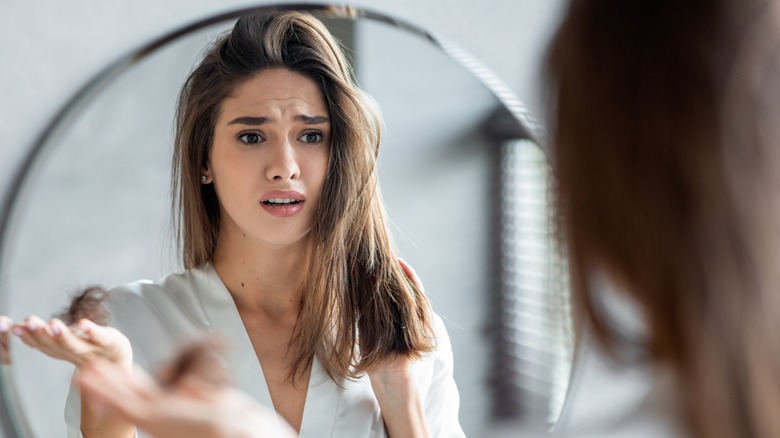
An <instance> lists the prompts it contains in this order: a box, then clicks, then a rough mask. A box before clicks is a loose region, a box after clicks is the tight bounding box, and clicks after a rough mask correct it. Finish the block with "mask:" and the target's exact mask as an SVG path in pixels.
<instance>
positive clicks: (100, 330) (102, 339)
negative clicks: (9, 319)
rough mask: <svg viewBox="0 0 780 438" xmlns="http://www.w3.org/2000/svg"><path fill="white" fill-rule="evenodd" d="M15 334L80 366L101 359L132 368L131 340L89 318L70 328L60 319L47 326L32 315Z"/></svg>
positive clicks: (19, 326)
mask: <svg viewBox="0 0 780 438" xmlns="http://www.w3.org/2000/svg"><path fill="white" fill-rule="evenodd" d="M11 332H12V333H13V334H14V335H16V336H18V337H19V338H20V339H21V340H22V342H24V343H25V344H27V345H29V346H30V347H32V348H35V349H37V350H40V351H41V352H42V353H44V354H46V355H47V356H49V357H52V358H54V359H60V360H65V361H68V362H70V363H72V364H74V365H76V366H77V367H81V366H84V365H85V364H87V363H88V362H90V361H92V360H94V359H95V358H98V357H101V358H104V359H106V360H109V361H111V362H113V363H115V364H118V365H121V366H124V367H125V368H126V369H132V365H133V351H132V347H131V346H130V341H129V340H128V339H127V337H126V336H125V335H123V334H122V332H120V331H119V330H117V329H115V328H113V327H105V326H101V325H98V324H95V323H94V322H92V321H90V320H88V319H82V320H79V321H78V322H77V323H76V324H74V325H72V326H67V325H65V323H63V322H62V321H60V320H59V319H56V318H55V319H53V320H51V321H50V322H49V323H48V324H47V323H46V322H44V321H43V320H42V319H41V318H39V317H37V316H29V317H27V319H25V321H24V323H22V324H14V325H13V326H12V327H11Z"/></svg>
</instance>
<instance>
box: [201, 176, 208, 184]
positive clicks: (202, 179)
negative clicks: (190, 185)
mask: <svg viewBox="0 0 780 438" xmlns="http://www.w3.org/2000/svg"><path fill="white" fill-rule="evenodd" d="M207 182H209V177H207V176H206V175H201V176H200V183H201V184H206V183H207Z"/></svg>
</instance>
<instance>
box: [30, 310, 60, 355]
mask: <svg viewBox="0 0 780 438" xmlns="http://www.w3.org/2000/svg"><path fill="white" fill-rule="evenodd" d="M24 326H25V329H26V330H27V332H28V333H29V334H30V336H31V337H32V338H33V339H35V342H36V343H37V344H38V348H41V349H43V350H51V349H56V348H57V343H56V342H55V340H54V332H52V330H51V328H49V325H48V324H46V323H45V322H44V321H43V320H42V319H41V318H38V317H37V316H34V315H33V316H29V317H27V319H25V322H24Z"/></svg>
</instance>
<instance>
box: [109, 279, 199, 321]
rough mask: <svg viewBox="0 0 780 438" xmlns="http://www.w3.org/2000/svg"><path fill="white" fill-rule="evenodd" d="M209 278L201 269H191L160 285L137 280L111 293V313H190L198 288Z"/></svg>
mask: <svg viewBox="0 0 780 438" xmlns="http://www.w3.org/2000/svg"><path fill="white" fill-rule="evenodd" d="M207 276H208V274H207V273H206V272H205V271H204V270H202V269H188V270H185V271H182V272H178V273H173V274H169V275H167V276H165V277H163V278H161V279H159V280H157V281H150V280H138V281H134V282H131V283H126V284H123V285H119V286H116V287H114V288H112V289H110V290H109V291H108V300H107V303H106V304H107V307H108V309H109V311H112V310H113V311H119V312H123V311H124V310H125V309H128V308H131V309H134V310H142V309H145V310H147V311H153V312H159V311H175V310H188V309H192V308H193V307H196V308H197V307H198V306H196V301H197V299H198V295H197V293H196V291H197V289H198V285H199V284H200V283H202V282H203V281H204V278H206V277H207Z"/></svg>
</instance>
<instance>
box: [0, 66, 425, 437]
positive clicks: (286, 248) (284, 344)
mask: <svg viewBox="0 0 780 438" xmlns="http://www.w3.org/2000/svg"><path fill="white" fill-rule="evenodd" d="M329 116H330V115H329V113H328V109H327V105H326V103H325V100H324V97H323V96H322V93H321V92H320V90H319V88H318V87H317V85H316V84H315V83H314V82H313V81H312V80H311V79H309V78H307V77H305V76H303V75H301V74H299V73H295V72H292V71H289V70H286V69H267V70H264V71H262V72H260V73H257V74H256V75H254V76H253V77H251V78H249V79H248V80H247V81H245V82H243V83H241V84H239V85H238V86H237V87H236V89H235V90H233V93H232V94H231V95H230V96H229V97H228V98H227V99H225V101H224V102H223V103H222V106H221V108H220V113H219V117H218V119H217V121H216V123H215V126H214V141H213V144H212V147H211V150H210V153H209V160H208V163H207V166H206V168H204V169H203V170H202V172H203V175H204V176H205V177H206V181H205V183H206V184H214V188H215V191H216V193H217V198H218V199H219V205H220V230H219V240H218V242H217V248H216V251H215V254H214V260H213V264H214V268H215V269H216V271H217V273H218V274H219V276H220V278H221V279H222V281H223V282H224V284H225V286H226V287H227V289H228V291H229V292H230V294H231V295H232V297H233V299H234V301H235V303H236V307H237V309H238V312H239V314H240V316H241V319H242V321H243V323H244V326H245V328H246V330H247V333H248V335H249V338H250V340H251V342H252V346H253V347H254V351H255V354H256V356H257V359H258V361H259V362H260V364H261V366H262V368H263V374H264V375H265V379H266V383H267V386H268V390H269V392H270V396H271V400H272V402H273V404H274V408H275V409H276V411H277V412H278V413H279V414H280V415H281V416H282V417H283V418H284V419H285V420H287V422H289V423H290V425H292V427H293V428H294V429H295V430H296V431H299V430H300V425H301V420H302V416H303V408H304V404H305V401H306V393H307V390H308V382H309V376H310V373H311V366H310V365H309V367H307V368H306V369H305V370H304V371H303V373H301V374H299V375H297V376H295V378H294V379H290V378H289V363H290V359H291V356H290V349H289V344H290V342H291V339H292V335H293V329H294V327H295V323H296V322H297V320H298V315H299V313H300V307H301V301H302V293H303V291H302V284H301V278H302V277H303V275H302V274H301V273H302V272H303V270H304V269H305V267H306V266H307V257H308V254H309V249H310V246H309V245H310V242H309V234H310V233H309V231H310V229H311V227H312V223H313V215H314V211H315V210H316V206H317V202H318V200H319V195H320V192H321V190H322V186H323V183H324V181H325V176H326V173H327V170H328V160H329V153H330V141H331V138H330V130H331V125H330V120H329ZM404 266H405V265H404ZM404 269H407V275H410V274H409V273H410V272H411V271H410V269H408V266H405V268H404ZM412 275H413V273H412ZM410 278H411V275H410ZM12 332H13V333H14V334H16V335H17V336H19V337H20V338H21V339H22V340H23V341H24V342H25V343H26V344H28V345H30V346H32V347H34V348H37V349H39V350H41V351H42V352H44V353H46V354H48V355H49V356H52V357H54V358H57V359H63V360H68V361H70V362H72V363H74V364H76V365H77V366H78V367H82V366H84V365H86V364H89V363H90V362H92V361H93V360H94V359H95V358H102V359H105V360H107V361H109V362H111V363H113V364H115V365H117V366H119V367H121V368H123V369H124V370H125V371H126V372H130V370H131V369H132V350H131V349H130V344H129V342H128V341H127V338H126V337H124V336H123V335H122V334H121V333H120V332H118V331H116V330H115V329H112V328H109V327H101V326H98V325H96V324H93V323H90V322H89V321H81V322H79V326H78V328H76V329H74V328H71V327H67V326H65V325H64V324H63V323H62V322H61V321H56V320H54V321H51V322H50V323H49V324H46V323H45V322H44V321H41V320H40V319H38V318H36V317H30V318H28V319H27V320H26V321H25V323H24V324H17V325H14V326H13V327H12ZM369 378H370V380H371V385H372V388H373V390H374V393H375V395H376V397H377V400H378V402H379V406H380V408H381V410H382V415H383V418H384V421H385V425H386V427H387V431H388V434H389V435H390V436H391V437H424V436H428V435H429V433H428V431H427V426H426V423H425V418H424V416H423V409H422V400H421V398H420V396H419V394H418V392H417V389H416V386H415V382H414V381H413V376H412V372H411V360H410V359H409V358H406V357H396V358H389V359H388V360H386V361H385V363H384V364H383V366H380V367H378V368H377V369H375V370H372V371H371V372H369ZM126 418H127V419H122V418H121V417H117V416H116V415H111V414H110V413H107V412H106V410H105V409H100V408H98V407H96V406H95V403H94V400H91V399H90V396H89V394H87V395H86V396H85V397H82V422H81V427H82V432H83V433H84V436H85V437H91V436H101V437H124V436H132V435H133V433H134V427H133V426H132V424H134V423H133V422H134V421H136V419H135V418H133V417H132V416H129V417H126ZM128 419H129V420H130V421H128Z"/></svg>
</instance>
